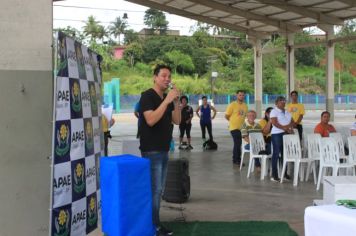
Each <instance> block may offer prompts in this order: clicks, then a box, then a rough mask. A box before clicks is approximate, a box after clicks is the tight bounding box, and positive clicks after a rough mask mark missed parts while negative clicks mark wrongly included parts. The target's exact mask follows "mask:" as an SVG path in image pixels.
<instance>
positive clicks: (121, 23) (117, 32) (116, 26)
mask: <svg viewBox="0 0 356 236" xmlns="http://www.w3.org/2000/svg"><path fill="white" fill-rule="evenodd" d="M126 28H127V21H126V19H121V17H120V16H119V17H116V19H115V21H113V22H111V25H110V26H109V32H110V34H112V35H113V36H114V37H115V38H119V41H118V42H119V45H120V42H121V39H120V36H121V34H123V33H125V30H126Z"/></svg>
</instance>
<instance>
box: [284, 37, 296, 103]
mask: <svg viewBox="0 0 356 236" xmlns="http://www.w3.org/2000/svg"><path fill="white" fill-rule="evenodd" d="M286 47H287V68H286V69H287V75H288V81H287V98H289V95H290V92H291V91H293V90H294V89H295V80H294V61H295V59H294V34H288V35H287V46H286Z"/></svg>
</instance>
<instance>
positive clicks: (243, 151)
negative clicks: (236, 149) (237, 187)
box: [240, 138, 250, 170]
mask: <svg viewBox="0 0 356 236" xmlns="http://www.w3.org/2000/svg"><path fill="white" fill-rule="evenodd" d="M246 144H247V142H246V141H245V140H244V139H243V138H242V145H241V163H240V170H241V169H242V166H243V163H244V157H245V154H246V153H247V154H248V155H250V150H248V149H246V148H245V145H246Z"/></svg>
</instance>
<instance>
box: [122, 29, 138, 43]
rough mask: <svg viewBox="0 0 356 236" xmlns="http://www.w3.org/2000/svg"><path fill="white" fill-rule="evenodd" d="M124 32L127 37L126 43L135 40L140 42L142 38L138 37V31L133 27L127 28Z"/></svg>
mask: <svg viewBox="0 0 356 236" xmlns="http://www.w3.org/2000/svg"><path fill="white" fill-rule="evenodd" d="M124 34H125V38H124V44H125V45H127V44H131V43H133V42H138V41H139V40H140V39H139V37H138V33H137V32H135V31H134V30H132V29H129V30H125V32H124Z"/></svg>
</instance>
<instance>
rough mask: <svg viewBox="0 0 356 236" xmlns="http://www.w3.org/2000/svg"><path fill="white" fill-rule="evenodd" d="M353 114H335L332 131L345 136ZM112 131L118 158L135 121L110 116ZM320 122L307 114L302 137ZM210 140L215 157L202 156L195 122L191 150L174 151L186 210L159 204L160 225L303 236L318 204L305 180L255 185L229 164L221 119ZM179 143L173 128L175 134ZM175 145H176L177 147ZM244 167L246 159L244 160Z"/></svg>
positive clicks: (113, 149) (204, 153)
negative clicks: (278, 226)
mask: <svg viewBox="0 0 356 236" xmlns="http://www.w3.org/2000/svg"><path fill="white" fill-rule="evenodd" d="M354 115H355V111H339V112H337V113H336V115H335V120H336V122H334V124H335V126H336V129H337V130H338V131H340V132H342V133H344V134H345V137H346V134H348V132H349V131H348V128H349V127H350V126H351V124H352V123H353V122H354ZM115 119H116V124H115V125H114V127H113V128H112V135H113V139H112V141H111V143H110V146H109V149H110V150H109V153H110V154H111V155H116V154H121V150H122V141H123V140H128V139H135V135H136V122H137V120H136V118H135V117H134V116H133V115H132V114H128V113H126V114H119V115H115ZM319 120H320V111H308V112H307V115H306V116H305V119H304V127H305V133H310V132H312V128H313V127H314V126H315V124H316V123H318V122H319ZM213 134H214V139H215V140H216V142H217V143H218V145H219V149H218V150H217V151H203V150H202V148H201V144H202V142H201V138H200V136H201V133H200V127H199V124H198V120H197V119H196V118H195V119H193V129H192V140H193V146H194V149H193V150H192V151H190V152H187V151H179V150H176V151H175V152H174V153H172V154H171V157H172V158H174V157H179V156H182V157H186V158H188V159H189V162H190V170H189V171H190V176H191V197H190V199H189V201H188V202H187V203H185V204H170V203H165V202H163V206H162V211H161V218H162V220H163V221H173V220H182V219H185V220H186V221H240V220H265V221H272V220H281V221H287V222H288V223H289V224H290V226H291V227H292V228H293V229H294V230H296V231H297V232H298V234H299V235H304V223H303V222H304V220H303V217H304V209H305V207H307V206H310V205H311V204H312V201H313V199H320V198H322V189H321V190H320V191H319V192H317V191H316V190H315V187H316V186H315V185H314V183H313V181H312V178H310V180H309V182H301V183H299V184H298V186H297V187H293V185H292V183H291V182H285V183H283V184H280V183H273V182H271V181H270V180H269V178H267V179H265V180H264V181H260V179H259V174H253V175H252V176H251V177H250V178H247V177H246V173H247V172H246V167H245V168H243V169H242V171H240V170H239V169H238V168H236V167H234V166H233V165H232V162H231V156H232V153H231V151H232V139H231V136H230V134H229V132H228V129H227V121H226V120H225V119H224V118H223V113H219V114H218V115H217V117H216V119H215V120H214V121H213ZM174 137H175V139H176V140H177V138H178V128H177V127H176V128H175V130H174ZM176 143H177V142H176ZM245 162H247V158H245Z"/></svg>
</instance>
